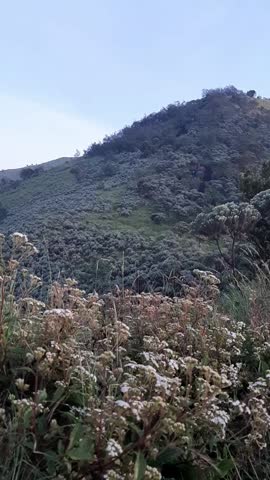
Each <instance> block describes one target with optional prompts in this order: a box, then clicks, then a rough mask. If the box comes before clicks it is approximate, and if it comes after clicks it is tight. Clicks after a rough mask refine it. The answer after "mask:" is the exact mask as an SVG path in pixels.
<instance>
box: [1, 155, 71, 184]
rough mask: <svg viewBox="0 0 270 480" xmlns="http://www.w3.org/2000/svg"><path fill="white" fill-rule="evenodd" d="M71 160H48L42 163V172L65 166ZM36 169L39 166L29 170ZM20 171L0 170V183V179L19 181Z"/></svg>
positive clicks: (13, 169)
mask: <svg viewBox="0 0 270 480" xmlns="http://www.w3.org/2000/svg"><path fill="white" fill-rule="evenodd" d="M71 160H72V159H71V157H61V158H56V159H55V160H50V161H49V162H45V163H42V168H43V169H44V170H50V169H51V168H55V167H59V166H62V165H67V164H69V163H70V161H71ZM38 167H40V165H31V168H33V169H36V168H38ZM22 170H23V168H10V169H7V170H0V181H1V180H2V179H5V180H19V179H20V176H21V171H22Z"/></svg>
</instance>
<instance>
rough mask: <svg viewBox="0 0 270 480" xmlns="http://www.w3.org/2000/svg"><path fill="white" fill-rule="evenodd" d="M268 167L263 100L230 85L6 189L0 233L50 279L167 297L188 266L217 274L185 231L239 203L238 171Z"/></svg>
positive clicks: (268, 114)
mask: <svg viewBox="0 0 270 480" xmlns="http://www.w3.org/2000/svg"><path fill="white" fill-rule="evenodd" d="M268 159H270V110H269V101H268V100H263V99H257V98H254V97H252V96H249V95H247V94H244V93H243V92H239V91H237V90H236V89H234V88H233V87H228V88H226V89H223V90H219V89H218V90H210V91H206V92H204V95H203V97H202V98H201V99H199V100H195V101H191V102H188V103H183V104H179V103H176V104H173V105H169V106H168V107H167V108H164V109H163V110H161V111H160V112H158V113H154V114H151V115H149V116H147V117H145V118H144V119H142V120H141V121H138V122H135V123H134V124H133V125H131V126H130V127H125V128H124V129H123V130H122V131H120V132H118V133H116V134H114V135H112V136H111V137H107V138H105V140H104V141H103V142H102V143H101V144H94V145H92V146H90V147H89V148H88V149H87V150H86V152H85V154H84V156H83V157H81V158H80V159H74V160H73V161H70V162H69V163H68V164H66V163H64V164H62V165H60V166H55V167H54V168H53V169H49V170H46V171H41V172H40V173H39V174H38V175H36V176H33V177H31V178H28V179H25V180H23V181H19V182H15V184H13V182H10V183H9V182H6V183H2V184H1V187H0V202H1V204H2V206H3V208H4V209H5V211H6V213H7V216H6V217H5V218H3V219H2V221H1V225H0V228H1V231H2V232H3V233H11V232H13V231H15V230H16V231H22V232H25V233H27V234H28V235H29V237H30V239H31V240H33V241H35V243H36V244H37V245H38V247H39V250H40V254H39V257H38V260H37V264H36V271H37V273H39V274H42V275H43V276H45V279H47V280H50V278H51V277H53V278H59V276H60V277H63V278H66V277H70V276H74V277H76V278H77V279H78V280H79V282H80V284H81V286H82V287H83V288H85V289H87V290H92V289H97V290H107V289H110V288H112V287H113V286H114V285H115V284H116V283H117V284H118V285H120V286H122V285H123V284H124V285H125V286H127V287H136V288H137V289H139V290H162V291H165V292H166V293H173V292H175V291H177V290H179V288H180V287H181V282H182V280H181V279H182V277H183V276H185V277H186V276H188V275H189V271H191V270H192V269H193V268H195V267H202V266H207V267H209V268H212V269H214V270H219V269H220V268H221V265H220V263H219V260H218V258H217V256H216V253H215V250H214V248H213V245H212V244H211V242H206V241H204V242H201V241H199V240H198V239H196V238H195V237H194V235H193V234H191V233H190V223H191V222H192V221H193V220H194V219H195V217H196V216H197V214H199V213H200V212H202V211H208V210H209V209H211V208H212V207H213V206H215V205H218V204H220V203H224V202H226V201H236V202H237V201H239V199H240V191H239V175H240V172H242V171H243V170H244V169H245V168H247V167H250V166H253V167H254V166H256V165H259V164H262V162H263V161H265V160H268ZM48 272H49V273H48Z"/></svg>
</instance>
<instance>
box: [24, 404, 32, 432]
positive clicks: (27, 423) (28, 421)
mask: <svg viewBox="0 0 270 480" xmlns="http://www.w3.org/2000/svg"><path fill="white" fill-rule="evenodd" d="M32 418H33V410H32V408H28V409H27V410H26V411H25V412H24V415H23V426H24V428H26V429H28V428H29V426H30V424H31V421H32Z"/></svg>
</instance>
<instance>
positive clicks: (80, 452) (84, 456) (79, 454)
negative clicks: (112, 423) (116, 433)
mask: <svg viewBox="0 0 270 480" xmlns="http://www.w3.org/2000/svg"><path fill="white" fill-rule="evenodd" d="M93 454H94V444H93V441H92V439H91V438H89V437H85V438H82V439H81V440H80V441H79V446H78V447H75V448H72V449H71V450H69V451H68V452H67V455H68V457H69V458H70V459H71V460H75V461H88V462H89V461H90V460H91V459H92V458H93Z"/></svg>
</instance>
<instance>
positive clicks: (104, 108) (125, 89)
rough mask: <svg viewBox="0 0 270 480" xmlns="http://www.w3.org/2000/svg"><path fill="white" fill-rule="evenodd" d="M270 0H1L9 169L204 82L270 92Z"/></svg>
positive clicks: (2, 115) (60, 152) (61, 150)
mask: <svg viewBox="0 0 270 480" xmlns="http://www.w3.org/2000/svg"><path fill="white" fill-rule="evenodd" d="M269 25H270V2H269V1H268V0H258V1H257V2H255V1H254V0H215V1H214V0H190V1H189V2H187V1H186V0H24V1H22V0H9V1H7V0H0V62H1V63H0V65H1V70H0V169H2V168H12V167H16V166H22V165H25V164H31V163H37V162H44V161H47V160H50V159H53V158H56V157H59V156H66V155H72V154H73V153H74V152H75V149H76V148H79V149H80V150H82V149H83V148H86V147H87V146H88V144H89V143H91V142H92V141H94V140H97V139H101V138H102V137H103V136H104V135H105V134H106V133H112V132H113V131H115V130H118V129H119V128H121V127H122V126H124V125H126V124H130V123H132V122H133V121H134V120H136V119H139V118H141V117H142V116H143V115H144V114H147V113H151V112H153V111H157V110H159V109H160V108H162V107H163V106H166V105H167V104H168V103H170V102H174V101H176V100H189V99H192V98H197V97H199V96H200V95H201V91H202V89H203V88H214V87H218V86H225V85H228V84H233V85H235V86H236V87H238V88H241V89H243V90H247V89H251V88H254V89H255V90H257V92H258V93H259V94H260V95H262V96H266V97H267V96H269V97H270V63H269V62H270V58H269V55H270V54H269V52H270V28H269Z"/></svg>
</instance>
